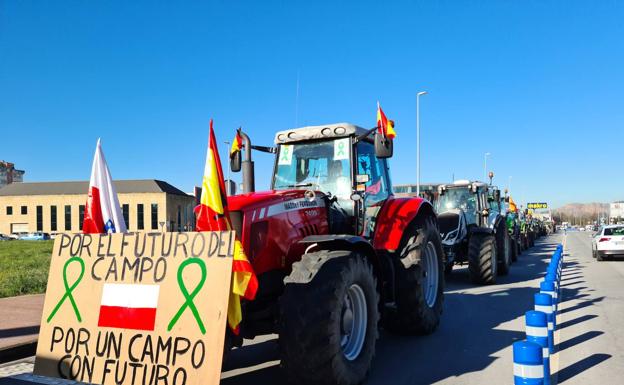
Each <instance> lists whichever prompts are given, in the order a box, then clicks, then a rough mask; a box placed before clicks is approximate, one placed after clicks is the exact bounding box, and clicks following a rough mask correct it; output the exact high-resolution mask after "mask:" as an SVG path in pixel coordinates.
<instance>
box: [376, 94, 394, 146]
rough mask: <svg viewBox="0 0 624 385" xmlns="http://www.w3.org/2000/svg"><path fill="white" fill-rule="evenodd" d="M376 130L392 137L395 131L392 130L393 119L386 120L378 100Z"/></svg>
mask: <svg viewBox="0 0 624 385" xmlns="http://www.w3.org/2000/svg"><path fill="white" fill-rule="evenodd" d="M377 130H378V131H379V133H380V134H381V135H383V136H384V137H388V138H390V139H394V138H395V137H396V132H395V131H394V121H393V120H388V118H386V114H384V112H383V110H382V109H381V106H380V105H379V102H377Z"/></svg>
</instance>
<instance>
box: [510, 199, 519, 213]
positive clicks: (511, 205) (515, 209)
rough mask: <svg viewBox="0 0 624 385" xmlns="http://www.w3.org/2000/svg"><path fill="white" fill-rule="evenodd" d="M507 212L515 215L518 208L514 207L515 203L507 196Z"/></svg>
mask: <svg viewBox="0 0 624 385" xmlns="http://www.w3.org/2000/svg"><path fill="white" fill-rule="evenodd" d="M509 211H511V212H513V213H515V212H517V211H518V206H516V202H514V200H513V199H512V198H511V195H510V196H509Z"/></svg>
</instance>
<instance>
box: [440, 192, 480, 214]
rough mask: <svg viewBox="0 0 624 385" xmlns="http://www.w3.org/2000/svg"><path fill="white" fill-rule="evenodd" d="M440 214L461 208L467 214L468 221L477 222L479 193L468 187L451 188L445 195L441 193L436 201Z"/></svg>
mask: <svg viewBox="0 0 624 385" xmlns="http://www.w3.org/2000/svg"><path fill="white" fill-rule="evenodd" d="M435 209H436V211H437V212H438V214H441V213H443V212H446V211H449V210H453V209H459V210H462V211H463V212H464V213H465V215H466V220H467V222H468V223H476V220H477V217H476V213H477V195H476V194H474V193H472V192H471V191H470V189H469V188H468V187H466V188H449V189H448V190H446V193H445V194H444V195H440V196H439V197H438V199H437V200H436V203H435Z"/></svg>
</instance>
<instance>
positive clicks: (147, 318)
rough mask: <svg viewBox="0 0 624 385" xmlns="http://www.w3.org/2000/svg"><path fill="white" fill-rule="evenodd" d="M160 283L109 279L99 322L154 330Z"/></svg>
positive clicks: (127, 327)
mask: <svg viewBox="0 0 624 385" xmlns="http://www.w3.org/2000/svg"><path fill="white" fill-rule="evenodd" d="M159 291H160V286H159V285H136V284H125V283H105V284H104V289H103V290H102V302H101V303H100V316H99V319H98V326H100V327H108V328H119V329H135V330H154V323H155V322H156V308H158V293H159Z"/></svg>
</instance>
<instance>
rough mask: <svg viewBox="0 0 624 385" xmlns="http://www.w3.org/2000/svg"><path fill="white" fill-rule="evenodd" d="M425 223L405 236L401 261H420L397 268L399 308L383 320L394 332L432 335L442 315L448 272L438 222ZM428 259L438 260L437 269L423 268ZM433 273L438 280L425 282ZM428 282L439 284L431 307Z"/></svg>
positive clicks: (410, 230)
mask: <svg viewBox="0 0 624 385" xmlns="http://www.w3.org/2000/svg"><path fill="white" fill-rule="evenodd" d="M423 222H424V223H422V224H416V225H414V226H410V227H409V228H408V229H407V231H406V233H405V235H404V237H403V238H404V239H403V241H402V248H401V254H400V256H401V259H406V260H413V259H414V258H416V259H420V261H421V262H420V263H419V264H417V265H413V266H410V267H409V268H407V269H406V268H405V267H404V265H403V263H401V262H398V263H397V265H398V266H396V268H395V271H396V297H395V304H396V306H395V307H394V308H393V309H392V310H389V311H388V313H387V314H386V317H384V320H383V325H384V326H385V327H386V328H387V329H388V330H389V331H391V332H393V333H397V334H406V335H413V334H429V333H432V332H433V331H434V330H435V329H436V328H437V327H438V324H439V323H440V317H441V316H442V305H443V302H444V273H445V271H446V267H445V266H444V251H443V249H442V241H441V239H440V232H439V231H438V227H437V226H436V224H435V222H434V221H433V220H432V219H429V220H426V221H423ZM433 254H435V255H433ZM427 256H429V258H431V259H435V264H436V266H433V269H427V268H426V265H424V262H423V261H426V260H428V259H429V258H428V257H427ZM451 268H452V265H451ZM432 270H433V271H435V272H436V273H437V281H436V280H435V279H433V280H430V279H429V280H426V279H425V277H426V274H427V271H432ZM426 282H428V283H430V284H431V285H435V282H437V288H436V289H433V286H432V291H431V293H432V294H433V293H435V297H432V298H430V302H431V303H430V304H428V303H427V298H426V290H425V283H426ZM434 290H435V291H434ZM434 298H435V299H434Z"/></svg>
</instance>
